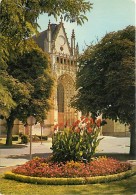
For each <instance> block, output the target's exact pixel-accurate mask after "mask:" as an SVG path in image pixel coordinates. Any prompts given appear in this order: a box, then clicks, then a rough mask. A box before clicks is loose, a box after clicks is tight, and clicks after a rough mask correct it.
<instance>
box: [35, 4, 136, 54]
mask: <svg viewBox="0 0 136 195" xmlns="http://www.w3.org/2000/svg"><path fill="white" fill-rule="evenodd" d="M90 2H92V3H93V9H91V11H90V12H88V13H87V14H86V16H87V17H88V21H85V23H84V24H83V25H82V26H79V25H77V24H76V23H69V22H64V27H65V29H66V33H67V36H68V39H69V42H70V38H71V32H72V29H74V30H75V35H76V42H78V44H79V48H80V53H82V52H83V50H84V49H85V48H86V45H90V43H91V42H94V43H95V42H96V40H97V38H98V39H99V40H100V39H101V38H102V37H103V36H104V35H105V34H106V33H109V32H112V31H118V30H122V29H124V28H125V27H127V26H128V25H135V5H136V4H135V3H136V0H90ZM49 19H50V21H51V23H59V22H60V17H58V20H57V21H56V20H55V19H54V18H53V17H48V15H47V14H43V15H40V17H39V19H38V23H39V25H40V26H41V29H40V30H39V31H40V32H41V31H43V30H45V29H47V26H48V21H49Z"/></svg>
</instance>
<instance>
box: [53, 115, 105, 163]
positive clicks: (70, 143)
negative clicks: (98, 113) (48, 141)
mask: <svg viewBox="0 0 136 195" xmlns="http://www.w3.org/2000/svg"><path fill="white" fill-rule="evenodd" d="M81 119H82V120H81V121H79V120H78V121H76V122H75V123H73V124H72V126H70V127H68V125H67V124H66V128H65V129H64V131H62V132H60V131H55V133H54V135H53V139H52V148H51V149H52V150H53V160H54V161H55V162H66V161H68V160H69V161H71V160H73V161H81V160H83V161H90V160H91V158H92V157H93V156H94V154H95V151H96V148H97V146H98V145H99V142H100V140H101V139H102V138H100V139H98V134H99V132H100V126H101V120H100V119H98V120H96V121H93V119H92V118H91V119H89V118H87V117H84V116H82V117H81ZM58 126H59V125H56V126H55V130H56V129H57V127H58Z"/></svg>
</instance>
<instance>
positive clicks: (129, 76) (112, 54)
mask: <svg viewBox="0 0 136 195" xmlns="http://www.w3.org/2000/svg"><path fill="white" fill-rule="evenodd" d="M76 86H77V89H78V90H77V91H78V93H77V95H76V97H75V100H74V101H73V105H74V106H75V107H76V108H77V109H79V110H82V111H84V112H87V113H88V112H91V113H92V114H93V115H94V116H98V115H100V114H103V118H109V119H112V120H115V121H117V120H119V121H120V122H121V123H125V124H129V125H130V128H131V146H130V154H131V155H133V156H134V158H135V159H136V150H135V148H136V131H135V27H134V26H128V27H127V28H125V29H124V30H120V31H118V32H112V33H109V34H106V35H105V37H104V38H103V39H102V40H101V41H99V42H98V43H97V44H96V45H94V46H93V45H91V46H89V47H88V48H87V50H86V51H85V52H84V54H83V55H82V56H81V57H80V68H79V72H78V75H77V83H76Z"/></svg>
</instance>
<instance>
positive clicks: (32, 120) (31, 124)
mask: <svg viewBox="0 0 136 195" xmlns="http://www.w3.org/2000/svg"><path fill="white" fill-rule="evenodd" d="M35 123H36V119H35V118H34V117H33V116H29V117H28V118H27V124H28V125H29V126H30V160H31V159H32V126H33V125H34V124H35Z"/></svg>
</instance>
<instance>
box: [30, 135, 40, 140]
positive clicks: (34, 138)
mask: <svg viewBox="0 0 136 195" xmlns="http://www.w3.org/2000/svg"><path fill="white" fill-rule="evenodd" d="M32 140H33V141H39V140H40V138H39V137H38V136H37V135H33V136H32Z"/></svg>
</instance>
